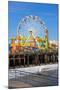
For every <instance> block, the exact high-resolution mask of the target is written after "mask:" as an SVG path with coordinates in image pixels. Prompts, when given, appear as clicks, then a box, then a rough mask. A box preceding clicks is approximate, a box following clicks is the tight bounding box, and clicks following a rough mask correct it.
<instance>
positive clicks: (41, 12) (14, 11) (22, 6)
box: [8, 1, 58, 40]
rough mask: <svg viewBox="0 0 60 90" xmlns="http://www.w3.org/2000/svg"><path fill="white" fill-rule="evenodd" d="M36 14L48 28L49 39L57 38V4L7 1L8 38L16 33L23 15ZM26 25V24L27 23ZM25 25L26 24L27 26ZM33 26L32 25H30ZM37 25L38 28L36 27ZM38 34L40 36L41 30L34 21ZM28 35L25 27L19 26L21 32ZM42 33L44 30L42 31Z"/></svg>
mask: <svg viewBox="0 0 60 90" xmlns="http://www.w3.org/2000/svg"><path fill="white" fill-rule="evenodd" d="M29 15H32V16H38V17H40V18H41V20H43V21H44V22H45V26H46V27H47V29H48V38H49V40H58V5H57V4H42V3H27V2H15V1H9V2H8V36H9V38H12V37H15V36H16V35H17V26H18V24H19V22H20V21H21V20H22V19H23V18H24V17H25V16H29ZM27 25H28V24H27ZM27 25H26V26H27ZM32 26H33V25H32ZM37 27H38V28H37ZM35 28H37V29H36V30H37V32H38V34H37V33H35V34H36V35H38V36H41V33H42V32H43V30H41V28H40V26H39V24H38V22H36V27H35ZM23 33H24V34H25V35H26V36H27V35H28V30H27V27H24V25H23V28H21V34H23ZM42 34H44V32H43V33H42Z"/></svg>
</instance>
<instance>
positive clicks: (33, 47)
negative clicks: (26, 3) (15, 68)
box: [9, 15, 58, 66]
mask: <svg viewBox="0 0 60 90" xmlns="http://www.w3.org/2000/svg"><path fill="white" fill-rule="evenodd" d="M16 31H17V35H16V37H12V38H11V39H10V41H11V42H10V43H9V64H11V61H12V62H13V61H14V65H16V62H17V63H18V64H19V63H20V64H22V63H23V64H24V66H25V64H27V65H28V66H29V63H35V64H36V63H38V64H40V63H41V61H43V62H44V63H46V62H50V61H52V60H53V61H58V51H57V49H58V48H57V45H56V44H53V43H50V42H49V36H48V29H47V27H46V25H45V23H44V21H42V20H41V19H40V17H39V16H32V15H29V16H25V17H24V18H23V19H21V20H20V22H19V23H18V26H17V30H16ZM22 59H23V60H22Z"/></svg>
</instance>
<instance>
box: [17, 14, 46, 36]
mask: <svg viewBox="0 0 60 90" xmlns="http://www.w3.org/2000/svg"><path fill="white" fill-rule="evenodd" d="M46 29H47V27H46V26H45V22H44V21H43V20H41V18H40V17H39V16H34V15H29V16H25V17H24V18H22V19H21V20H20V21H19V23H18V26H17V35H20V34H21V35H23V36H27V35H29V31H32V32H33V34H34V36H39V37H44V35H45V30H46Z"/></svg>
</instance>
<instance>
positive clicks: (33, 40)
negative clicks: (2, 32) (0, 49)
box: [10, 15, 52, 53]
mask: <svg viewBox="0 0 60 90" xmlns="http://www.w3.org/2000/svg"><path fill="white" fill-rule="evenodd" d="M30 20H31V22H33V23H34V22H36V23H37V21H38V22H39V23H40V25H41V26H42V27H43V29H44V32H45V36H44V37H40V36H34V34H33V30H29V31H28V32H29V33H30V34H29V36H28V37H27V36H24V35H21V33H20V29H21V27H22V26H24V25H27V23H28V21H30ZM32 26H33V25H32ZM29 28H30V27H29ZM22 32H23V31H22ZM10 47H11V50H10V51H11V52H12V53H15V52H20V51H21V50H23V49H25V48H30V49H32V48H34V49H35V48H38V49H39V50H48V49H49V48H52V45H50V44H49V40H48V29H47V28H46V27H45V24H44V22H43V21H42V20H41V19H40V18H39V17H38V16H32V15H30V16H26V17H25V18H24V19H22V20H21V21H20V23H19V24H18V27H17V36H16V37H15V38H12V39H11V43H10Z"/></svg>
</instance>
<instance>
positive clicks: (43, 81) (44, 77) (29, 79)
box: [9, 69, 58, 86]
mask: <svg viewBox="0 0 60 90" xmlns="http://www.w3.org/2000/svg"><path fill="white" fill-rule="evenodd" d="M9 79H10V80H15V81H20V82H24V83H28V84H32V86H42V85H57V84H58V77H57V76H53V75H49V74H44V73H37V74H36V73H31V72H25V71H21V70H16V69H15V70H9Z"/></svg>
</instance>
